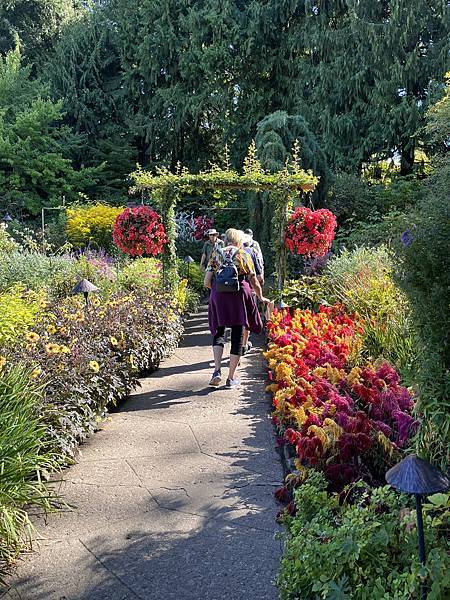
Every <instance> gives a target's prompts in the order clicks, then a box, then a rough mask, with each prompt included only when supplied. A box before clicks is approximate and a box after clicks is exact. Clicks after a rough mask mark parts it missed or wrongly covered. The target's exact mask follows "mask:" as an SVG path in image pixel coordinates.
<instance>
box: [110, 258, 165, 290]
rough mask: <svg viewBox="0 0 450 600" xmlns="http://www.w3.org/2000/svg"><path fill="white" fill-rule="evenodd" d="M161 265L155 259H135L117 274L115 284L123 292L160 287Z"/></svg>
mask: <svg viewBox="0 0 450 600" xmlns="http://www.w3.org/2000/svg"><path fill="white" fill-rule="evenodd" d="M162 281H163V279H162V263H161V261H160V260H158V259H157V258H135V259H134V260H132V261H131V262H129V263H128V264H127V265H126V266H125V267H124V268H123V269H122V270H121V272H120V273H119V276H118V278H117V283H118V284H119V286H120V287H121V288H122V289H124V290H130V291H132V290H139V289H140V290H152V289H157V288H160V287H161V286H162Z"/></svg>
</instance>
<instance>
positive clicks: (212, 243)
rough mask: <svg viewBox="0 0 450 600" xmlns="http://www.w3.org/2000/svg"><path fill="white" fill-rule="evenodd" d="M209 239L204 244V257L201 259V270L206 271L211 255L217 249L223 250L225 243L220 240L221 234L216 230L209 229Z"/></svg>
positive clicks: (207, 233)
mask: <svg viewBox="0 0 450 600" xmlns="http://www.w3.org/2000/svg"><path fill="white" fill-rule="evenodd" d="M206 235H207V236H208V239H207V240H206V242H205V243H204V244H203V249H202V257H201V259H200V268H202V269H206V267H207V266H208V263H209V261H210V258H211V255H212V253H213V252H214V250H216V249H217V248H223V242H222V240H221V239H220V238H219V232H218V231H217V230H216V229H208V231H207V232H206Z"/></svg>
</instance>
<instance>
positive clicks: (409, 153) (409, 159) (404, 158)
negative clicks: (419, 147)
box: [400, 140, 415, 175]
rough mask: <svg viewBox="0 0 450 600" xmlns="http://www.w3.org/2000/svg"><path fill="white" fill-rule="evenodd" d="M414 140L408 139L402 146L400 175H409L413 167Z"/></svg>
mask: <svg viewBox="0 0 450 600" xmlns="http://www.w3.org/2000/svg"><path fill="white" fill-rule="evenodd" d="M414 149H415V145H414V142H413V141H411V140H408V143H407V144H405V145H404V146H403V147H402V151H401V156H400V175H410V174H411V173H412V172H413V169H414Z"/></svg>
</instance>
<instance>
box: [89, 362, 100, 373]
mask: <svg viewBox="0 0 450 600" xmlns="http://www.w3.org/2000/svg"><path fill="white" fill-rule="evenodd" d="M89 368H90V369H91V371H94V373H98V372H99V371H100V365H99V364H98V362H97V361H96V360H91V361H89Z"/></svg>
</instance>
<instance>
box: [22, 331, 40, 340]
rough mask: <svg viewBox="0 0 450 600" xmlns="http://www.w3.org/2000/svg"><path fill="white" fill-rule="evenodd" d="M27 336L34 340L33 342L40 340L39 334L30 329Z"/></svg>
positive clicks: (28, 338)
mask: <svg viewBox="0 0 450 600" xmlns="http://www.w3.org/2000/svg"><path fill="white" fill-rule="evenodd" d="M25 337H26V338H27V340H28V341H29V342H33V343H36V342H38V341H39V340H40V337H39V335H38V334H37V333H36V332H35V331H29V332H28V333H26V334H25Z"/></svg>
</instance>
